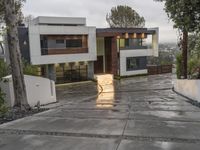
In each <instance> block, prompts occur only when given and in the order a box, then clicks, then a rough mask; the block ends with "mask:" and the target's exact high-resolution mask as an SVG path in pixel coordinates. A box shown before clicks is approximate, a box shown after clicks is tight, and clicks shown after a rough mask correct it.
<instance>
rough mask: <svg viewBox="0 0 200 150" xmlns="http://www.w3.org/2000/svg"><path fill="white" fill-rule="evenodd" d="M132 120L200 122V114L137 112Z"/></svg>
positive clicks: (132, 115)
mask: <svg viewBox="0 0 200 150" xmlns="http://www.w3.org/2000/svg"><path fill="white" fill-rule="evenodd" d="M130 118H134V119H136V120H175V121H200V112H187V111H135V112H131V114H130Z"/></svg>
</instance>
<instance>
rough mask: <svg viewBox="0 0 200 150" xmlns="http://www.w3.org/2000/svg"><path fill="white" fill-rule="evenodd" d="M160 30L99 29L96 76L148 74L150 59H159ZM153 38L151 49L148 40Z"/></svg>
mask: <svg viewBox="0 0 200 150" xmlns="http://www.w3.org/2000/svg"><path fill="white" fill-rule="evenodd" d="M158 35H159V30H158V28H152V29H147V28H106V29H97V61H96V62H95V65H94V66H95V69H94V70H95V73H111V74H114V75H116V76H133V75H140V74H147V57H148V56H155V57H158V40H159V37H158ZM149 36H151V39H150V43H149V44H148V45H147V43H146V42H147V41H146V40H147V37H149Z"/></svg>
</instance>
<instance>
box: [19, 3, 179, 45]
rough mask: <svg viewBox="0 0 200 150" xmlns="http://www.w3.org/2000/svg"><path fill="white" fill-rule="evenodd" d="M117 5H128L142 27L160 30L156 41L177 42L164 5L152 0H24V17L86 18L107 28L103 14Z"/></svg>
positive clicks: (93, 24)
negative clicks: (144, 23)
mask: <svg viewBox="0 0 200 150" xmlns="http://www.w3.org/2000/svg"><path fill="white" fill-rule="evenodd" d="M117 5H128V6H131V7H132V8H133V9H134V10H136V11H137V12H138V13H139V14H140V15H141V16H143V17H144V18H145V20H146V27H148V28H149V27H159V28H160V42H177V32H176V30H174V29H173V24H172V23H171V22H169V20H168V18H167V15H166V13H165V11H164V10H163V8H164V5H163V3H160V2H154V1H153V0H27V1H26V3H25V5H24V8H23V12H24V14H25V16H26V15H30V14H31V15H33V16H34V17H37V16H65V17H86V18H87V25H89V26H96V27H99V28H102V27H108V24H107V22H106V14H107V13H108V12H109V11H110V9H111V8H112V7H114V6H117Z"/></svg>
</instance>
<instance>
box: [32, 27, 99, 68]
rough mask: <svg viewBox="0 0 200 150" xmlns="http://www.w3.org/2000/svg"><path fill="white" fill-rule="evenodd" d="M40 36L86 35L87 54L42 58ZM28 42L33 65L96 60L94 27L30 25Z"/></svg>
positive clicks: (44, 56)
mask: <svg viewBox="0 0 200 150" xmlns="http://www.w3.org/2000/svg"><path fill="white" fill-rule="evenodd" d="M40 35H88V53H81V54H63V55H43V56H42V55H41V47H40ZM29 40H30V56H31V63H32V64H33V65H42V64H55V63H68V62H76V61H77V62H78V61H95V60H96V59H97V52H96V28H95V27H85V26H47V25H30V26H29Z"/></svg>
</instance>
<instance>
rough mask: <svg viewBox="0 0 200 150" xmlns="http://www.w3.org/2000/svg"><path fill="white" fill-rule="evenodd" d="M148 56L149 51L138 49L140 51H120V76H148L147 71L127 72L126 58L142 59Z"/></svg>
mask: <svg viewBox="0 0 200 150" xmlns="http://www.w3.org/2000/svg"><path fill="white" fill-rule="evenodd" d="M141 56H148V50H146V49H144V50H142V49H138V50H121V51H120V76H131V75H138V74H147V73H148V71H147V69H144V70H135V71H127V70H126V58H127V57H141Z"/></svg>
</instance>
